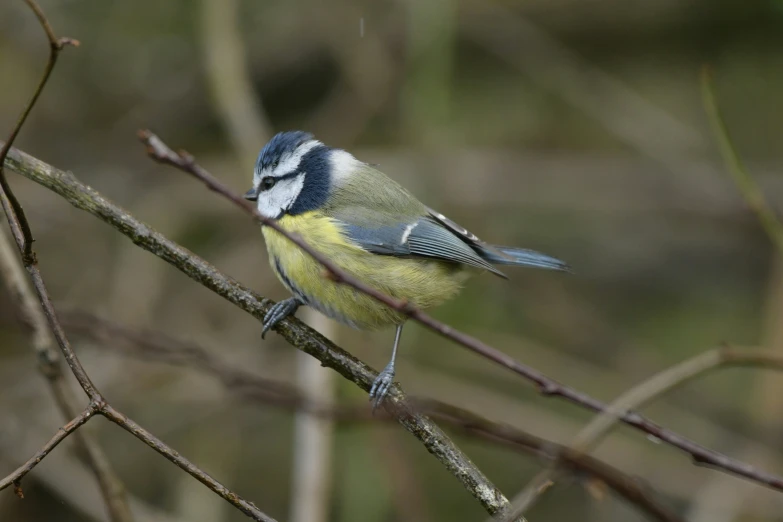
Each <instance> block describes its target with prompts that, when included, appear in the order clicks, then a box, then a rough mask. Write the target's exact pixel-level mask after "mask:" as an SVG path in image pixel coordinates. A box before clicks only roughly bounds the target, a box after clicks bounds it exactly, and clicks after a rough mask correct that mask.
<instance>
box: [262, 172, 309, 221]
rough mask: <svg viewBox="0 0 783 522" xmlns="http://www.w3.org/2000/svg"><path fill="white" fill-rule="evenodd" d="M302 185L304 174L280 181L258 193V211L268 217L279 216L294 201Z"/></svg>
mask: <svg viewBox="0 0 783 522" xmlns="http://www.w3.org/2000/svg"><path fill="white" fill-rule="evenodd" d="M303 186H304V176H297V177H295V178H293V179H286V180H283V181H280V182H279V183H278V184H277V185H275V186H274V187H272V189H271V190H267V191H266V192H261V193H260V194H259V195H258V202H257V206H258V211H259V212H260V213H261V214H262V215H264V216H266V217H268V218H273V219H276V218H279V217H281V215H282V214H284V213H285V212H286V211H287V210H288V209H289V208H291V206H292V205H293V204H294V203H295V202H296V198H297V197H298V196H299V193H300V192H301V191H302V187H303Z"/></svg>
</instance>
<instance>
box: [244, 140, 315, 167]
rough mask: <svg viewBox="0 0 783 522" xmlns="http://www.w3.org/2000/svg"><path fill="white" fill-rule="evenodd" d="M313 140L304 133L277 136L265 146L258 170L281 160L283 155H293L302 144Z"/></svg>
mask: <svg viewBox="0 0 783 522" xmlns="http://www.w3.org/2000/svg"><path fill="white" fill-rule="evenodd" d="M312 139H313V135H312V134H310V133H309V132H304V131H287V132H279V133H277V134H275V136H274V138H272V139H271V140H269V143H267V144H266V145H264V148H263V149H261V153H260V154H259V155H258V159H257V160H256V169H258V170H262V169H265V168H266V167H268V166H269V165H271V164H272V163H274V162H275V161H276V160H279V159H280V158H281V157H282V156H283V154H287V153H291V152H293V151H294V150H296V148H297V147H299V146H300V145H301V144H302V143H305V142H307V141H310V140H312Z"/></svg>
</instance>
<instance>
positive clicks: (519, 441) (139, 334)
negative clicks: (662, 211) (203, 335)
mask: <svg viewBox="0 0 783 522" xmlns="http://www.w3.org/2000/svg"><path fill="white" fill-rule="evenodd" d="M61 319H62V322H63V325H64V326H65V328H66V330H68V332H69V333H71V334H72V335H74V334H75V335H76V336H78V337H84V338H87V339H90V340H91V341H93V342H95V343H98V344H100V346H101V349H102V350H105V349H110V350H119V352H120V354H121V355H123V356H126V357H135V358H138V359H140V360H144V361H158V362H162V363H165V364H170V365H176V366H185V367H188V368H193V369H196V370H198V371H201V372H203V373H205V374H207V375H210V376H212V377H214V378H216V379H217V380H219V381H220V382H221V384H222V385H223V386H224V387H225V388H226V389H227V390H229V391H231V392H233V393H236V394H237V395H238V396H239V397H241V398H244V399H246V400H249V401H252V402H255V403H259V404H265V405H273V406H277V407H281V408H285V409H289V410H296V411H301V410H304V411H307V412H310V413H312V414H315V415H319V416H322V417H328V418H331V419H335V420H338V421H343V422H345V421H348V422H374V421H384V422H387V421H389V420H394V419H393V418H392V417H389V416H386V415H372V414H371V412H370V411H369V410H368V409H367V408H366V407H363V406H362V407H334V406H331V405H327V404H323V403H322V402H314V401H312V400H311V399H309V398H307V397H305V396H304V395H303V394H301V393H300V391H299V390H298V389H297V388H296V387H295V386H292V385H290V384H289V383H287V382H278V381H274V380H270V379H266V378H263V377H259V376H257V375H255V374H252V373H250V372H247V371H245V370H242V369H239V368H233V367H231V366H230V365H227V364H226V363H225V362H223V361H222V359H220V358H218V357H214V356H213V355H211V353H210V350H208V349H206V348H204V347H202V346H199V345H198V344H196V343H194V342H189V341H184V340H180V339H177V338H174V337H170V336H168V335H166V334H162V333H160V332H157V331H154V330H145V329H138V328H131V327H127V326H123V325H120V324H118V323H116V322H114V321H111V320H108V319H105V318H103V317H100V316H98V315H95V314H92V313H88V312H84V311H78V310H70V311H69V310H65V311H63V312H61ZM759 353H761V352H759ZM409 400H410V402H411V404H412V405H413V406H414V407H415V408H416V409H417V410H419V411H421V412H422V413H425V414H427V415H429V416H431V417H432V418H434V419H437V420H439V421H442V422H445V423H446V424H448V425H449V426H451V427H453V428H455V429H457V430H459V431H460V432H461V433H463V434H465V435H467V436H470V437H474V438H478V439H481V440H485V441H489V442H492V443H493V444H502V445H503V446H505V447H508V448H510V449H513V450H515V451H520V450H521V451H524V452H525V453H529V454H530V453H532V454H534V455H536V456H538V457H542V458H545V459H547V460H551V459H554V458H556V457H558V456H559V458H560V459H561V461H562V465H563V466H564V467H566V468H567V469H569V470H572V471H574V472H576V473H578V474H582V475H587V476H590V477H595V478H597V479H598V480H601V481H602V482H604V483H606V484H607V485H608V486H609V487H611V488H612V489H613V490H615V491H616V492H617V493H618V494H619V495H620V496H621V497H623V498H625V499H626V500H628V501H629V502H631V503H632V504H635V505H637V506H639V507H640V508H641V509H643V510H644V511H646V512H648V513H649V514H650V515H651V516H653V517H655V518H656V519H658V520H661V521H665V522H679V521H680V518H678V517H677V516H676V515H675V514H673V513H672V512H670V511H669V510H668V508H666V507H664V506H662V505H661V504H660V503H659V502H658V501H657V500H655V499H654V498H653V497H652V495H651V494H650V493H649V492H648V491H646V489H645V488H644V487H643V486H642V484H641V483H640V481H639V480H637V479H634V478H632V477H629V476H627V475H625V474H623V473H622V472H620V471H618V470H616V469H614V468H612V467H611V466H608V465H606V464H604V463H602V462H600V461H598V460H596V459H594V458H592V457H589V456H586V455H583V454H580V453H579V452H576V451H573V450H570V449H569V448H567V447H564V446H560V445H558V444H555V443H553V442H550V441H547V440H544V439H541V438H539V437H536V436H534V435H531V434H529V433H527V432H524V431H522V430H519V429H517V428H514V427H512V426H509V425H506V424H499V423H495V422H492V421H489V420H487V419H485V418H483V417H481V416H479V415H477V414H475V413H472V412H469V411H467V410H465V409H462V408H459V407H457V406H454V405H450V404H446V403H443V402H440V401H436V400H432V399H427V398H421V397H411V398H409Z"/></svg>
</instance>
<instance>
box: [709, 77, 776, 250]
mask: <svg viewBox="0 0 783 522" xmlns="http://www.w3.org/2000/svg"><path fill="white" fill-rule="evenodd" d="M701 93H702V100H703V102H704V108H705V110H706V111H707V116H708V117H709V119H710V124H711V125H712V130H713V132H714V133H715V137H716V138H717V139H718V145H719V146H720V152H721V154H722V155H723V160H724V161H725V162H726V166H727V168H728V170H729V174H731V178H732V179H733V180H734V184H735V185H737V189H739V191H740V193H741V194H742V196H743V197H744V198H745V202H746V203H747V204H748V206H749V207H750V208H751V210H752V211H753V212H755V214H756V217H758V220H759V223H761V226H762V228H764V231H765V232H766V233H767V235H768V236H769V239H770V240H771V241H772V242H773V243H774V244H775V247H777V249H778V250H779V251H780V252H783V225H781V223H780V221H779V220H778V218H777V216H776V215H775V212H774V211H773V210H772V207H770V206H769V203H768V202H767V199H766V198H765V197H764V193H763V192H762V191H761V188H759V185H758V183H756V180H755V179H753V176H751V175H750V173H749V172H748V170H747V169H746V168H745V165H744V164H743V163H742V160H741V159H740V156H739V154H738V153H737V148H736V147H735V146H734V142H733V141H732V139H731V137H730V136H729V131H728V129H727V128H726V122H725V120H724V118H723V114H722V113H721V111H720V107H719V106H718V100H717V96H716V94H715V87H714V86H713V81H712V72H711V70H710V68H709V67H704V68H703V69H702V72H701Z"/></svg>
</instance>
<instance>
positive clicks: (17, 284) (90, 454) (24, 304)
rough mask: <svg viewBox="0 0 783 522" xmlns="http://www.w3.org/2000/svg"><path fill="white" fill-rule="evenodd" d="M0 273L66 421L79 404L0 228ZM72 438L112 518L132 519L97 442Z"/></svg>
mask: <svg viewBox="0 0 783 522" xmlns="http://www.w3.org/2000/svg"><path fill="white" fill-rule="evenodd" d="M0 276H1V277H2V278H3V279H4V280H5V284H6V287H7V288H8V290H9V291H10V293H11V294H12V295H13V296H14V298H15V299H16V301H17V307H18V310H19V313H20V314H21V315H22V316H23V317H24V318H25V320H26V322H27V323H28V324H29V325H30V326H31V329H32V332H31V333H32V335H31V338H32V339H31V341H32V342H31V344H32V348H33V349H34V350H35V353H36V356H37V359H38V368H39V370H40V372H41V374H43V376H44V377H45V378H46V380H47V382H48V384H49V389H50V390H51V393H52V395H53V397H54V399H55V402H56V403H57V407H58V408H59V410H60V413H61V414H62V416H63V417H64V420H66V421H67V420H68V419H72V418H74V417H75V416H76V415H77V413H78V411H79V409H80V408H81V406H79V404H78V402H77V400H76V397H74V396H73V393H72V392H71V389H70V388H69V387H68V383H67V382H66V380H65V379H64V378H63V377H64V375H63V368H62V365H61V363H60V358H59V357H58V355H57V348H56V346H57V345H56V343H55V340H54V338H53V337H52V333H51V330H49V325H48V323H47V321H46V317H45V316H44V314H43V312H42V311H41V307H40V305H39V303H38V301H37V300H36V298H35V296H34V295H33V293H32V291H31V290H30V287H29V283H28V282H27V280H26V276H25V271H24V268H23V267H22V265H21V263H20V262H19V257H18V256H17V254H16V253H15V252H14V246H13V245H12V244H11V239H10V238H9V237H8V235H7V234H6V232H5V230H4V229H2V228H0ZM74 439H75V440H76V444H77V446H78V448H79V449H80V451H81V453H82V454H83V455H84V456H85V457H86V459H87V463H88V464H89V466H90V468H91V469H92V471H93V473H94V474H95V478H96V479H97V481H98V486H99V487H100V490H101V494H102V495H103V498H104V501H105V503H106V506H107V508H108V511H109V516H110V518H111V520H112V521H115V522H131V521H132V520H133V515H132V514H131V511H130V506H129V505H128V499H127V496H126V492H125V485H124V484H123V483H122V481H121V480H120V479H119V477H118V476H117V475H116V474H115V473H114V470H113V469H112V467H111V464H110V463H109V461H108V459H107V458H106V455H105V454H104V453H103V450H102V449H101V447H100V446H99V445H98V441H97V440H96V439H95V437H94V436H93V435H92V434H91V433H90V432H89V431H86V430H80V431H78V432H77V433H76V435H75V436H74Z"/></svg>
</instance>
